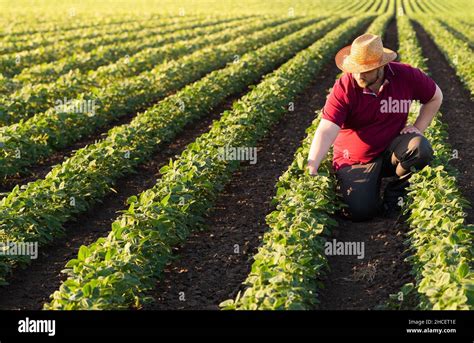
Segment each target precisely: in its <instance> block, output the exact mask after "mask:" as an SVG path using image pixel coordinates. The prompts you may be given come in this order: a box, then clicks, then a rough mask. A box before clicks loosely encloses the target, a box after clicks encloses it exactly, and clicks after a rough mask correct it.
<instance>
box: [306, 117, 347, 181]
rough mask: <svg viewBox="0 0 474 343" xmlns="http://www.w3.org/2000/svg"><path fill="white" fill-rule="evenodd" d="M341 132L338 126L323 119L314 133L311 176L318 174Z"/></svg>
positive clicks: (309, 162)
mask: <svg viewBox="0 0 474 343" xmlns="http://www.w3.org/2000/svg"><path fill="white" fill-rule="evenodd" d="M339 130H340V127H339V126H337V125H336V124H334V123H332V122H330V121H328V120H324V119H321V122H320V123H319V126H318V128H317V129H316V132H315V133H314V138H313V141H312V143H311V148H310V150H309V155H308V169H309V172H310V174H316V173H317V171H318V168H319V166H320V164H321V162H322V160H323V159H324V157H325V156H326V155H327V153H328V151H329V149H330V148H331V145H332V144H333V143H334V140H335V139H336V137H337V134H338V133H339Z"/></svg>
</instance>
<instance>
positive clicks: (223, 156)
mask: <svg viewBox="0 0 474 343" xmlns="http://www.w3.org/2000/svg"><path fill="white" fill-rule="evenodd" d="M218 158H219V160H221V161H250V164H256V163H257V148H256V147H231V146H225V147H220V148H219V149H218Z"/></svg>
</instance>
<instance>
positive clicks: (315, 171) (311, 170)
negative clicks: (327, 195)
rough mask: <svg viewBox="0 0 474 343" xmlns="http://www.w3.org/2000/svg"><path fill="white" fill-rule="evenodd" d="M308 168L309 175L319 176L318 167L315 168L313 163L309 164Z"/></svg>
mask: <svg viewBox="0 0 474 343" xmlns="http://www.w3.org/2000/svg"><path fill="white" fill-rule="evenodd" d="M307 168H308V172H309V175H312V176H316V175H318V167H317V166H315V165H314V164H313V163H311V162H308V165H307Z"/></svg>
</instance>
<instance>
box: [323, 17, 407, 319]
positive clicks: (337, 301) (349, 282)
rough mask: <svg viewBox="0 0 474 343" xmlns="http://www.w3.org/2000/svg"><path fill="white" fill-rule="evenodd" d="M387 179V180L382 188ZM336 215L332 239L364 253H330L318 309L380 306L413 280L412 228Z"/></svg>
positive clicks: (392, 28) (393, 30)
mask: <svg viewBox="0 0 474 343" xmlns="http://www.w3.org/2000/svg"><path fill="white" fill-rule="evenodd" d="M384 46H387V47H388V48H390V49H393V50H395V51H397V49H398V36H397V25H396V20H393V21H392V22H391V23H390V24H389V25H388V27H387V31H386V34H385V37H384ZM386 183H387V180H384V182H383V183H382V189H383V187H384V186H385V184H386ZM335 219H336V220H337V222H338V227H337V228H336V229H334V230H333V232H332V234H331V236H330V237H328V241H330V242H333V240H336V242H354V243H356V244H360V245H359V246H361V244H364V246H363V248H364V250H363V251H364V255H363V256H362V255H360V256H357V255H346V256H337V255H336V256H334V255H333V256H328V262H329V266H330V272H329V273H328V274H327V275H326V277H324V278H323V283H324V285H325V288H324V289H323V290H322V291H321V293H320V297H319V298H320V301H321V303H320V304H319V306H318V309H322V310H373V309H376V308H377V306H379V305H383V304H384V303H385V302H386V301H387V300H388V296H389V295H390V294H392V293H397V292H398V291H399V290H400V287H401V286H402V285H403V284H405V283H407V282H411V281H412V278H411V276H410V266H409V265H408V264H407V263H405V262H404V258H405V257H407V255H406V253H405V249H406V248H405V246H404V244H403V241H404V239H405V237H406V235H405V234H406V232H407V230H408V228H407V226H406V225H405V224H403V221H401V222H402V223H398V222H397V221H396V220H395V219H388V218H384V217H382V216H378V217H376V218H374V219H372V220H370V221H366V222H358V223H354V222H351V221H349V220H346V219H344V218H342V217H339V216H335ZM359 257H360V258H359Z"/></svg>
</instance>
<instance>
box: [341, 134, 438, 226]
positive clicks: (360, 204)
mask: <svg viewBox="0 0 474 343" xmlns="http://www.w3.org/2000/svg"><path fill="white" fill-rule="evenodd" d="M432 158H433V149H432V148H431V145H430V143H429V142H428V140H427V139H426V138H425V137H424V136H422V135H419V134H416V133H406V134H401V135H399V136H397V137H396V138H395V139H394V140H393V141H392V142H391V144H390V146H389V147H388V148H387V149H386V150H385V151H384V152H383V153H382V154H381V155H380V156H378V157H377V158H375V159H374V160H372V161H371V162H368V163H363V164H354V165H352V166H347V167H343V168H341V169H339V170H338V171H337V172H336V176H337V179H338V193H340V195H341V196H342V198H343V200H344V202H345V203H346V204H347V205H348V207H347V208H345V209H344V210H343V212H344V214H345V215H346V216H347V217H349V219H351V220H353V221H363V220H368V219H371V218H373V217H374V216H375V215H377V214H379V213H380V212H381V210H382V209H383V203H386V204H387V206H389V207H394V206H397V204H399V203H400V200H402V199H403V197H404V196H405V194H406V190H405V188H406V187H407V186H408V179H409V178H410V176H411V174H412V173H413V171H415V170H420V169H422V168H423V167H425V166H426V165H428V164H429V163H430V161H431V159H432ZM384 177H394V178H393V179H394V180H392V181H390V182H389V183H388V184H387V187H386V188H385V191H384V197H383V199H382V198H381V195H380V193H381V192H380V186H381V180H382V178H384Z"/></svg>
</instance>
